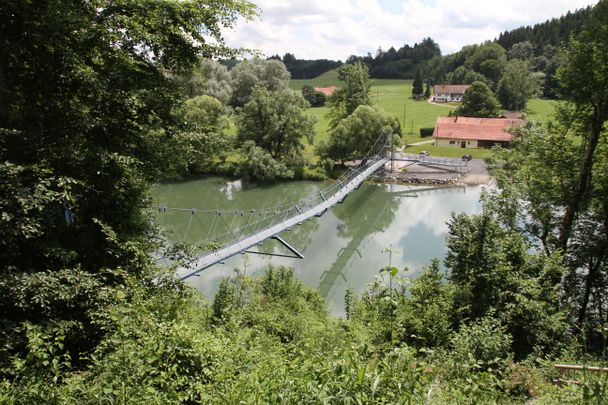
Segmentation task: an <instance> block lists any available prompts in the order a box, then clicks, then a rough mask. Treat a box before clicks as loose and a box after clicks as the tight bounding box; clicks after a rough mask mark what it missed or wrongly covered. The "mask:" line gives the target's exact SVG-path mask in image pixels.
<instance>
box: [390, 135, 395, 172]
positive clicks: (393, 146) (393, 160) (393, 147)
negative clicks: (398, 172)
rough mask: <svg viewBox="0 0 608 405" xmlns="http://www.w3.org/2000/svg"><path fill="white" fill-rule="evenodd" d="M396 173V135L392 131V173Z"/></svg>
mask: <svg viewBox="0 0 608 405" xmlns="http://www.w3.org/2000/svg"><path fill="white" fill-rule="evenodd" d="M394 171H395V133H394V132H393V131H392V130H391V173H393V172H394Z"/></svg>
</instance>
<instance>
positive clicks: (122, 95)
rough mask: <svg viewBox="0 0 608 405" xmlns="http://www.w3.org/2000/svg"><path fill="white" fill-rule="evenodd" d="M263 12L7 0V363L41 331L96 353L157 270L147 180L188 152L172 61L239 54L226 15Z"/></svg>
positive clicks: (79, 357) (1, 168)
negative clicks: (179, 134)
mask: <svg viewBox="0 0 608 405" xmlns="http://www.w3.org/2000/svg"><path fill="white" fill-rule="evenodd" d="M253 12H254V9H253V6H252V5H251V4H250V3H248V2H245V1H238V0H236V1H231V2H229V3H227V4H224V3H219V2H213V1H212V2H208V1H182V2H156V1H148V2H141V1H132V0H121V1H110V0H107V1H106V0H96V1H68V2H66V1H54V0H49V1H44V2H29V1H26V2H24V1H11V0H9V1H4V2H2V5H1V6H0V24H1V28H0V35H1V38H0V40H1V42H2V44H3V45H2V49H1V50H0V54H1V55H0V177H1V178H2V185H1V187H0V205H1V210H2V215H1V216H0V234H1V235H2V238H1V240H0V250H1V253H0V274H1V275H2V276H1V278H2V283H1V284H0V296H1V298H0V300H1V305H0V308H1V309H0V318H1V320H0V322H1V327H2V334H0V345H1V347H2V349H1V350H2V355H0V367H3V366H5V365H6V364H8V363H9V362H11V361H12V355H17V356H20V355H23V354H24V353H26V352H27V350H26V348H27V347H28V339H29V340H31V336H33V335H32V334H34V335H36V336H42V337H40V339H43V342H45V340H44V339H46V337H48V338H49V339H51V338H52V339H55V338H56V339H60V340H61V342H60V346H53V347H51V346H49V350H51V349H52V350H56V351H58V352H59V353H61V354H62V355H64V356H67V357H70V358H71V359H73V362H74V363H78V362H81V361H86V360H87V359H88V358H89V357H88V356H89V353H90V352H89V350H91V349H92V348H93V347H95V345H96V344H97V343H98V342H99V339H100V338H101V336H102V335H103V334H104V333H106V332H107V331H108V328H109V326H110V324H111V322H110V320H109V319H107V315H106V314H105V309H104V308H106V307H107V306H108V305H109V304H112V303H114V302H119V301H122V300H124V299H125V292H124V291H123V290H122V288H123V286H124V284H125V277H127V276H126V275H129V277H137V278H138V279H139V280H140V282H142V283H145V282H147V281H146V280H149V278H150V277H151V270H152V269H153V267H152V266H151V264H152V263H151V259H150V256H149V253H150V251H151V249H155V243H154V239H153V238H152V237H151V231H152V229H151V226H150V221H149V219H148V218H147V216H146V215H145V211H144V210H143V208H144V207H145V206H146V204H147V202H146V195H147V190H148V185H149V182H151V181H154V180H156V179H158V178H162V177H163V174H164V173H165V172H166V171H168V170H172V164H173V162H174V161H176V160H177V161H179V160H180V156H179V155H178V154H176V148H175V147H174V145H175V135H176V129H175V128H174V119H173V108H174V107H175V106H177V105H179V103H180V100H181V99H182V98H181V95H180V93H179V92H178V91H176V89H175V87H174V85H173V83H172V81H171V80H170V79H169V77H168V76H167V75H165V74H164V73H165V72H168V71H170V70H179V69H181V68H185V67H188V66H190V65H192V64H193V63H195V62H196V61H197V58H198V57H199V56H207V57H210V56H214V55H228V54H230V51H229V50H228V49H227V48H226V47H225V46H224V45H223V42H222V37H221V35H220V34H219V32H220V27H222V26H231V25H232V24H233V23H234V21H235V19H236V18H237V17H239V16H243V17H246V18H249V17H251V16H252V15H253ZM161 16H163V17H162V18H161ZM28 336H29V337H28ZM36 339H38V337H37V338H36ZM40 344H42V345H43V343H40ZM42 347H43V348H44V345H43V346H42ZM45 350H46V349H45Z"/></svg>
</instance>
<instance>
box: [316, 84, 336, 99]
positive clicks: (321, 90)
mask: <svg viewBox="0 0 608 405" xmlns="http://www.w3.org/2000/svg"><path fill="white" fill-rule="evenodd" d="M336 90H338V88H337V87H336V86H329V87H315V91H318V92H319V93H323V94H325V95H326V96H327V97H330V96H331V95H332V94H334V91H336Z"/></svg>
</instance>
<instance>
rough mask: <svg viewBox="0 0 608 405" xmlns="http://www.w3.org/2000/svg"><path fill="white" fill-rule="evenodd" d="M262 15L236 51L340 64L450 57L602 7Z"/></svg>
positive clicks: (318, 8)
mask: <svg viewBox="0 0 608 405" xmlns="http://www.w3.org/2000/svg"><path fill="white" fill-rule="evenodd" d="M254 2H255V3H256V4H257V5H258V6H259V8H260V10H261V12H262V15H261V18H260V19H257V20H255V21H252V22H243V21H242V22H240V23H239V24H238V25H237V27H236V28H235V29H232V30H226V31H225V38H226V41H227V43H228V45H230V46H233V47H244V48H252V49H257V50H259V51H261V52H262V53H263V54H265V55H268V56H270V55H274V54H279V55H283V54H285V53H286V52H291V53H293V54H295V55H296V57H298V58H307V59H316V58H328V59H341V60H345V59H346V58H347V57H348V56H349V55H351V54H357V55H364V54H366V53H367V52H370V53H372V54H374V53H375V52H376V49H378V47H379V46H380V47H382V48H383V49H388V48H389V47H390V46H394V47H395V48H399V47H401V46H403V44H406V43H407V44H410V45H413V44H414V43H415V42H420V41H421V40H422V39H423V38H425V37H429V36H430V37H431V38H433V39H434V40H435V41H436V42H438V43H439V45H440V47H441V50H442V52H443V53H444V54H447V53H452V52H455V51H457V50H459V49H460V48H461V47H462V46H463V45H467V44H473V43H480V42H483V41H485V40H491V39H494V38H496V37H497V36H498V35H499V34H500V32H502V31H505V30H508V29H513V28H517V27H519V26H522V25H533V24H535V23H539V22H543V21H545V20H547V19H550V18H554V17H559V16H561V15H563V14H565V13H566V12H568V10H571V11H573V10H576V9H578V8H581V7H586V6H588V5H592V4H595V3H597V0H552V1H546V0H507V1H502V2H496V1H489V0H458V1H454V0H403V1H394V0H331V1H330V0H307V1H301V0H254Z"/></svg>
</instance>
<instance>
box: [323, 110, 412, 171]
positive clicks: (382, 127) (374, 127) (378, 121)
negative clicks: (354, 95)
mask: <svg viewBox="0 0 608 405" xmlns="http://www.w3.org/2000/svg"><path fill="white" fill-rule="evenodd" d="M382 131H384V133H385V134H389V133H390V132H391V131H393V132H394V133H395V134H396V135H400V127H399V122H398V120H397V119H395V118H393V117H389V116H388V115H387V114H386V113H385V112H384V111H383V110H382V109H381V108H380V107H377V106H374V107H370V106H367V105H360V106H359V107H357V109H356V110H355V111H354V112H353V113H352V114H351V115H349V116H348V117H347V118H345V119H343V120H342V121H340V124H339V125H338V126H337V127H336V128H334V129H332V130H331V131H330V134H329V138H328V139H327V140H326V141H325V142H323V143H321V144H320V145H319V147H318V148H317V150H318V153H319V155H320V156H321V157H322V158H330V159H333V160H341V161H342V162H344V161H345V160H348V159H359V158H361V157H362V156H363V155H365V154H366V153H367V151H368V150H369V149H370V148H371V147H372V145H373V144H374V143H375V141H376V139H378V136H380V134H381V133H382ZM397 141H398V138H397Z"/></svg>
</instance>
